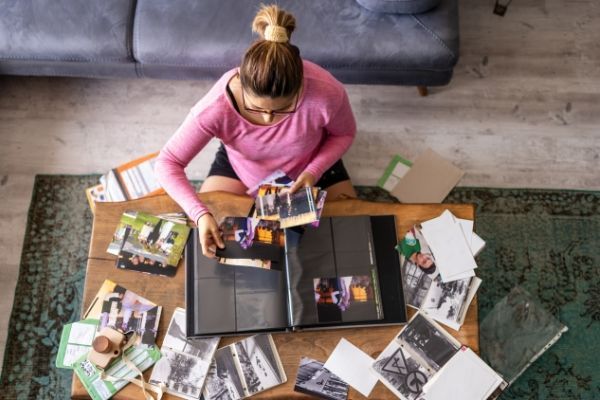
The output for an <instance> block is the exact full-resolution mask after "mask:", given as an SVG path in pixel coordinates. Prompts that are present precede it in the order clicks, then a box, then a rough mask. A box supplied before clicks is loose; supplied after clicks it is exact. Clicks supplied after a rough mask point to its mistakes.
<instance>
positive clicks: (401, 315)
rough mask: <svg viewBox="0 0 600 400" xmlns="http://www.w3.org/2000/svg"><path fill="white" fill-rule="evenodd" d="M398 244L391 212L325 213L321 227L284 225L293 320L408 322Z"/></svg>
mask: <svg viewBox="0 0 600 400" xmlns="http://www.w3.org/2000/svg"><path fill="white" fill-rule="evenodd" d="M395 243H396V233H395V219H394V217H393V216H384V217H369V216H353V217H333V218H321V221H320V223H319V226H318V227H317V228H314V227H302V228H289V229H286V262H287V265H286V270H287V273H288V286H289V306H290V310H289V314H290V317H291V321H290V323H291V325H292V326H293V327H295V328H300V329H302V328H319V327H339V326H353V325H371V324H381V323H402V322H406V314H405V311H406V309H405V306H404V296H403V293H402V287H401V280H400V266H399V257H398V253H397V252H396V251H395V250H394V246H395ZM390 273H391V275H390ZM382 277H383V278H384V280H382ZM390 278H391V280H390ZM386 309H387V311H386Z"/></svg>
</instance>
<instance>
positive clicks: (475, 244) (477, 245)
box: [471, 232, 485, 257]
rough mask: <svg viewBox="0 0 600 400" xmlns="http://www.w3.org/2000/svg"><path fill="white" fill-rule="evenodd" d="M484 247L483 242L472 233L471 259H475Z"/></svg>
mask: <svg viewBox="0 0 600 400" xmlns="http://www.w3.org/2000/svg"><path fill="white" fill-rule="evenodd" d="M484 247H485V240H483V239H482V238H481V236H479V235H478V234H476V233H475V232H473V238H472V240H471V253H473V257H476V256H477V255H478V254H479V253H480V252H481V250H483V248H484Z"/></svg>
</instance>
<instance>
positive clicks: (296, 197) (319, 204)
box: [254, 184, 327, 228]
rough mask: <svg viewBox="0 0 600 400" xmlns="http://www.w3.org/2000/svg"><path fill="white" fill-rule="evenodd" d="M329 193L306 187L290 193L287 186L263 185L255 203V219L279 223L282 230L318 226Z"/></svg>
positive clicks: (259, 189)
mask: <svg viewBox="0 0 600 400" xmlns="http://www.w3.org/2000/svg"><path fill="white" fill-rule="evenodd" d="M326 196H327V192H326V191H324V190H321V189H320V188H317V187H305V188H302V189H299V190H298V191H297V192H294V193H290V192H289V191H288V187H287V186H282V185H273V184H263V185H260V186H259V188H258V193H257V196H256V200H255V202H254V207H255V215H254V216H255V217H256V218H260V219H266V220H271V221H279V222H280V224H281V228H291V227H293V226H300V225H307V224H313V225H318V221H319V218H320V216H321V211H322V209H323V206H324V204H325V197H326Z"/></svg>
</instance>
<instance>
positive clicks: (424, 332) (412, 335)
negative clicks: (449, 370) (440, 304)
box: [398, 314, 460, 371]
mask: <svg viewBox="0 0 600 400" xmlns="http://www.w3.org/2000/svg"><path fill="white" fill-rule="evenodd" d="M398 340H399V341H400V344H402V345H405V346H408V347H410V350H408V351H411V352H414V353H416V355H417V356H419V357H421V358H422V359H423V361H424V362H426V363H427V364H428V366H429V368H431V369H433V370H434V371H438V370H439V369H440V368H442V367H443V366H444V364H446V362H447V361H448V360H449V359H450V358H451V357H452V356H453V355H454V353H456V351H457V350H458V349H459V347H460V346H459V345H458V344H457V343H454V342H453V341H452V340H451V339H450V338H449V337H448V336H446V335H445V334H444V333H442V332H441V331H440V330H439V329H438V328H437V327H436V326H434V325H433V324H432V323H431V322H430V321H429V320H427V318H426V317H424V316H423V315H421V314H416V315H415V317H414V318H413V319H412V320H411V321H410V322H409V323H408V324H407V325H406V326H405V327H404V329H403V330H402V331H401V332H400V335H399V336H398Z"/></svg>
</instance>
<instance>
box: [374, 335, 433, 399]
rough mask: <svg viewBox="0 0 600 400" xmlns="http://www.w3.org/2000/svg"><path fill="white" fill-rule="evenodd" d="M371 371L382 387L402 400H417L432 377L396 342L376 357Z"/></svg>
mask: <svg viewBox="0 0 600 400" xmlns="http://www.w3.org/2000/svg"><path fill="white" fill-rule="evenodd" d="M373 370H374V371H375V372H376V373H377V374H378V375H379V376H380V377H381V379H382V382H383V384H384V385H386V386H387V387H388V388H389V389H390V390H392V392H394V394H396V396H398V397H400V398H401V399H404V400H415V399H418V398H419V396H420V395H421V393H422V391H423V386H424V385H425V384H426V383H427V381H428V380H429V379H430V378H431V375H432V373H431V372H429V371H428V370H427V368H424V367H423V366H421V365H420V364H419V363H418V362H417V360H415V359H414V358H412V357H411V356H410V354H409V353H408V352H407V351H403V350H402V347H401V345H400V344H399V343H397V342H396V341H392V342H391V343H390V344H389V345H388V346H387V347H386V348H385V350H383V352H381V354H380V355H379V357H377V360H375V362H374V363H373Z"/></svg>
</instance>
